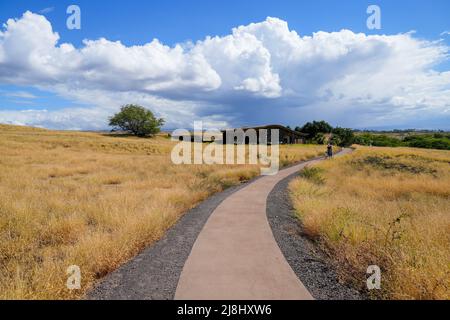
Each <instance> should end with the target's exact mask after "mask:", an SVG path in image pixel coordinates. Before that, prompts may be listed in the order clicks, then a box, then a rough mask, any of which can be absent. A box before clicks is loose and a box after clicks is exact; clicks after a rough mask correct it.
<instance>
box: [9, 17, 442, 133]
mask: <svg viewBox="0 0 450 320" xmlns="http://www.w3.org/2000/svg"><path fill="white" fill-rule="evenodd" d="M448 53H449V49H448V47H446V46H445V45H444V44H443V43H442V42H434V41H427V40H421V39H417V38H415V37H414V34H412V33H404V34H397V35H365V34H363V33H354V32H352V31H350V30H341V31H339V32H323V31H319V32H316V33H314V34H312V35H305V36H301V35H300V34H298V33H297V32H296V31H294V30H290V29H289V26H288V24H287V22H285V21H283V20H280V19H277V18H267V19H266V20H265V21H263V22H259V23H252V24H249V25H247V26H239V27H237V28H234V29H233V30H232V32H231V33H230V34H229V35H226V36H223V37H219V36H215V37H207V38H205V39H204V40H201V41H197V42H196V43H182V44H177V45H175V46H167V45H164V44H163V43H161V42H160V41H159V40H157V39H154V40H153V41H151V42H150V43H147V44H145V45H140V46H125V45H124V44H122V43H121V42H112V41H109V40H107V39H104V38H101V39H96V40H85V41H84V43H83V46H82V47H81V48H75V47H74V46H73V45H72V44H69V43H60V37H59V35H58V33H56V32H55V31H53V28H52V25H51V23H50V22H49V21H48V20H47V19H46V18H45V17H44V16H42V15H39V14H34V13H31V12H26V13H24V15H23V16H22V17H21V18H19V19H9V20H8V21H7V22H6V24H5V26H4V29H3V31H2V32H1V33H0V83H2V84H12V85H19V86H20V85H23V86H35V87H38V88H40V89H42V90H48V91H51V92H54V93H56V94H58V95H61V96H63V97H65V98H67V99H71V100H73V101H76V102H79V103H80V107H77V108H66V109H63V110H52V111H45V110H27V111H14V110H8V106H4V105H0V122H11V123H13V122H20V123H24V124H31V125H41V126H49V127H58V128H83V129H88V128H103V127H105V124H106V119H107V116H108V115H110V114H111V113H112V112H114V111H116V110H117V109H118V108H119V106H120V104H123V103H132V102H135V103H142V104H144V105H145V106H147V107H149V108H151V109H153V110H154V111H156V112H157V113H158V114H159V115H162V116H165V117H166V118H167V120H168V126H171V127H174V126H182V125H187V124H189V123H191V122H192V121H193V119H204V120H206V121H208V123H210V124H211V125H217V126H225V125H228V124H250V123H264V122H284V123H293V122H295V123H298V124H300V123H302V122H304V121H305V120H310V119H311V118H313V117H316V118H318V117H319V118H321V119H326V120H328V121H331V122H334V123H337V124H341V125H347V126H353V127H356V126H378V125H380V124H383V125H385V124H392V125H397V124H398V125H403V124H405V125H406V124H409V123H414V121H416V120H417V114H418V113H423V112H426V113H427V114H428V115H429V118H430V119H431V120H430V119H428V118H427V119H428V120H427V121H430V122H429V123H432V121H433V119H434V118H436V119H438V118H442V117H444V118H446V119H448V118H449V112H450V111H449V110H450V72H449V71H445V72H443V71H436V70H435V67H436V66H437V65H438V64H439V63H441V62H443V61H445V60H446V59H448Z"/></svg>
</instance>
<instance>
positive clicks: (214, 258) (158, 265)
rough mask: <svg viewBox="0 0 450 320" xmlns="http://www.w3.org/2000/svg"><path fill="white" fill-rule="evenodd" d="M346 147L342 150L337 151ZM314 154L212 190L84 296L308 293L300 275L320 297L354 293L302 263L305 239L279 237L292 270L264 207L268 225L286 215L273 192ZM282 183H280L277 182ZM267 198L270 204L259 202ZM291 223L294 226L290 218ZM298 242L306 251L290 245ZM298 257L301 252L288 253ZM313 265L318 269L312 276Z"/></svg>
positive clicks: (303, 295)
mask: <svg viewBox="0 0 450 320" xmlns="http://www.w3.org/2000/svg"><path fill="white" fill-rule="evenodd" d="M350 151H351V150H350V149H345V150H344V151H343V152H341V154H345V153H348V152H350ZM320 160H322V159H316V160H311V161H306V162H303V163H300V164H297V165H295V166H292V167H289V168H286V169H283V170H281V171H280V172H279V173H278V174H277V175H275V176H265V177H258V178H255V179H254V180H253V181H251V182H250V183H246V184H244V185H241V186H238V187H234V188H230V189H227V190H225V191H224V192H221V193H218V194H215V195H213V196H211V197H210V198H208V199H207V200H205V201H204V202H202V203H201V204H200V205H199V206H197V207H196V208H194V209H192V210H190V211H189V212H187V213H186V214H185V215H183V217H182V218H181V219H180V220H179V221H178V222H177V224H176V225H175V226H173V227H172V228H171V229H170V230H168V232H167V233H166V234H165V235H164V237H163V238H162V239H161V240H160V241H158V242H157V243H155V244H153V245H152V246H150V247H148V248H146V249H145V250H144V251H143V252H141V253H140V254H139V255H138V256H137V257H135V258H134V259H132V260H130V261H129V262H127V263H125V264H124V265H122V266H121V267H120V268H119V269H117V270H116V271H114V272H112V273H111V274H109V275H107V276H106V277H105V278H103V279H102V280H101V281H100V282H99V283H98V284H97V285H96V286H95V287H94V288H93V289H92V290H91V291H90V292H89V293H88V294H87V296H86V298H87V299H95V300H97V299H100V300H104V299H115V300H125V299H126V300H128V299H173V298H175V299H187V300H192V299H312V296H311V294H310V292H308V290H307V289H306V288H305V286H304V285H303V284H302V282H301V281H300V280H299V279H298V277H297V276H299V277H301V278H302V279H303V280H304V281H305V280H306V282H305V284H306V285H307V286H308V288H310V289H312V292H313V293H314V296H315V297H317V298H319V299H323V298H333V297H336V295H335V294H334V292H335V291H338V292H344V293H345V294H344V295H343V297H344V298H350V299H353V297H354V295H352V294H348V290H347V289H346V288H341V285H340V284H339V283H338V281H337V279H336V278H335V277H328V276H327V277H324V276H325V275H326V273H325V272H323V268H322V267H319V268H317V266H316V263H314V264H313V265H311V264H310V263H309V262H308V261H311V258H312V257H313V256H314V254H313V253H312V252H310V251H309V250H308V249H307V248H306V247H307V246H306V247H305V248H303V247H304V243H300V244H299V243H294V242H293V244H291V247H292V248H291V249H290V250H286V245H284V244H283V242H281V243H280V242H279V243H280V245H282V248H283V252H284V253H285V255H287V257H288V258H289V263H290V264H291V266H293V268H294V269H295V272H296V273H297V275H296V274H295V273H294V271H293V270H292V269H291V266H290V265H289V264H288V262H287V261H286V258H285V256H283V254H282V252H281V251H280V248H279V246H278V244H277V242H276V241H275V238H274V236H273V233H272V229H271V226H270V225H269V222H268V219H267V214H266V209H269V210H267V212H269V213H270V214H269V216H270V219H271V223H272V224H273V221H272V220H273V218H274V217H276V219H280V218H282V216H284V215H287V216H289V210H283V208H284V203H283V202H284V199H283V197H281V196H279V195H278V194H280V192H282V193H285V192H287V190H286V187H287V185H285V184H286V183H287V181H288V180H289V178H292V177H293V176H295V174H296V173H297V172H298V171H299V170H301V169H302V168H304V167H305V166H307V165H310V164H313V163H315V162H317V161H320ZM285 182H286V183H285ZM281 185H283V186H284V187H282V188H281V189H280V186H281ZM274 191H276V192H274ZM269 194H270V195H272V197H268V196H269ZM274 195H278V196H276V197H275V198H273V196H274ZM268 201H272V202H273V203H271V202H270V203H269V205H268V206H267V207H266V203H267V202H268ZM286 202H289V198H288V197H286ZM286 205H288V203H287V204H286ZM282 207H283V208H282ZM283 212H284V213H283ZM274 214H275V216H274ZM293 224H294V225H295V226H298V224H297V222H296V221H295V222H293ZM272 227H274V225H272ZM279 227H280V226H279V225H278V224H277V225H276V226H275V229H274V231H273V232H275V234H276V235H277V240H278V241H279V240H280V239H279V238H280V232H279V230H278V229H279ZM285 236H286V237H288V238H289V239H291V240H293V239H292V237H291V236H289V235H285ZM299 246H300V247H301V248H302V250H303V249H305V250H303V251H305V252H300V253H299V252H296V251H295V250H296V249H298V247H299ZM287 248H288V249H289V246H287ZM289 256H290V257H289ZM298 256H304V258H305V259H300V260H299V259H297V260H295V259H294V260H293V259H292V258H293V257H295V258H297V257H298ZM315 269H318V270H315ZM314 270H315V271H314ZM314 272H315V273H317V275H318V276H313V277H311V275H310V274H311V273H313V274H314ZM316 278H317V279H319V278H320V279H322V278H324V279H322V280H320V281H317V279H316ZM337 289H338V290H337ZM328 291H330V292H329V294H328V293H327V292H328ZM322 293H326V294H325V295H324V294H322ZM338 297H340V296H338Z"/></svg>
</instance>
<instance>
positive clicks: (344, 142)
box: [331, 127, 355, 147]
mask: <svg viewBox="0 0 450 320" xmlns="http://www.w3.org/2000/svg"><path fill="white" fill-rule="evenodd" d="M332 133H333V137H332V139H331V140H332V142H334V143H335V144H337V145H339V146H341V147H348V146H351V145H352V144H353V143H354V141H355V135H354V133H353V130H352V129H348V128H340V127H336V128H334V129H333V131H332Z"/></svg>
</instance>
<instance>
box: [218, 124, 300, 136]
mask: <svg viewBox="0 0 450 320" xmlns="http://www.w3.org/2000/svg"><path fill="white" fill-rule="evenodd" d="M236 129H242V130H248V129H255V130H260V129H279V130H284V131H287V132H289V133H291V134H295V135H297V136H301V137H305V136H307V134H305V133H302V132H298V131H294V130H292V129H289V128H287V127H285V126H282V125H280V124H267V125H263V126H252V127H242V128H236ZM226 130H235V129H226ZM226 130H222V131H226Z"/></svg>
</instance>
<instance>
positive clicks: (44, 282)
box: [0, 125, 324, 299]
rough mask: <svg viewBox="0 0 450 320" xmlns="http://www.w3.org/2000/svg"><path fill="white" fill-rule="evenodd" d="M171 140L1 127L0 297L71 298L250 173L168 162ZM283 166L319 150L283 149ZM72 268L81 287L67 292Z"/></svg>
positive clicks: (246, 168)
mask: <svg viewBox="0 0 450 320" xmlns="http://www.w3.org/2000/svg"><path fill="white" fill-rule="evenodd" d="M174 143H175V142H172V141H170V139H168V138H167V135H163V134H160V135H156V137H154V138H152V139H139V138H136V137H131V136H130V137H124V136H120V135H118V136H115V135H110V134H101V133H87V132H64V131H61V132H57V131H48V130H43V129H36V128H27V127H15V126H3V125H0V155H1V156H0V299H13V298H18V299H70V298H79V297H81V296H83V294H84V292H85V291H86V290H87V289H89V288H90V287H91V286H92V284H93V282H94V281H95V280H97V279H99V278H101V277H103V276H104V275H106V274H107V273H109V272H111V271H112V270H114V269H116V268H117V267H118V266H119V265H120V264H122V263H123V262H125V261H126V260H127V259H129V258H131V257H133V256H134V255H136V254H137V253H138V252H139V251H140V250H141V249H142V248H144V247H145V246H147V245H149V244H151V243H152V242H154V241H156V240H158V239H159V238H160V237H161V236H162V235H163V234H164V232H165V231H166V230H167V229H168V228H169V227H170V226H172V225H173V224H174V223H175V222H176V221H177V219H178V218H179V217H180V216H181V215H182V214H183V213H184V212H185V211H186V210H188V209H189V208H191V207H193V206H195V205H196V204H197V203H199V202H200V201H202V200H204V199H205V198H207V197H208V196H209V195H211V194H212V193H215V192H218V191H221V190H223V189H224V188H227V187H229V186H232V185H236V184H239V183H241V182H244V181H247V180H249V179H251V178H253V177H255V176H256V175H257V174H259V170H258V167H257V166H251V165H239V166H237V165H236V166H233V165H212V166H209V165H180V166H177V165H173V164H172V163H171V161H170V152H171V150H172V147H173V145H174ZM280 149H281V164H282V165H287V164H290V163H292V162H295V161H300V160H305V159H307V158H312V157H316V156H318V155H322V154H323V152H324V148H323V146H314V145H307V146H303V145H301V146H300V145H289V146H281V147H280ZM74 264H75V265H78V266H80V267H81V271H82V290H79V291H77V290H75V291H69V290H68V289H67V288H66V286H65V284H66V280H67V275H66V269H67V267H68V266H70V265H74Z"/></svg>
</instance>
